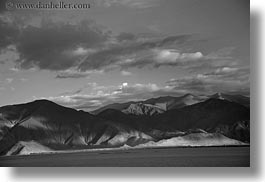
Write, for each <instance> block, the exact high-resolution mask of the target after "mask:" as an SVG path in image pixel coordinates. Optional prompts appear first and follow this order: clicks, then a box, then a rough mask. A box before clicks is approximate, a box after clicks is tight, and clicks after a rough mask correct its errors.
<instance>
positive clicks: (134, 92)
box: [45, 83, 179, 111]
mask: <svg viewBox="0 0 265 182" xmlns="http://www.w3.org/2000/svg"><path fill="white" fill-rule="evenodd" d="M178 94H179V93H177V91H176V90H172V88H171V87H159V86H158V85H156V84H154V83H148V84H142V83H136V84H129V83H122V84H121V85H116V86H115V85H110V86H101V85H98V84H97V83H88V84H86V85H85V86H84V87H82V88H79V89H77V90H74V91H71V92H65V93H62V94H60V95H59V96H55V97H48V98H45V99H49V100H52V101H54V102H56V103H58V104H61V105H64V106H67V107H72V108H75V109H83V110H87V111H91V110H94V109H97V108H99V107H102V106H104V105H106V104H110V103H113V102H126V101H131V100H143V99H146V98H152V97H158V96H162V95H178Z"/></svg>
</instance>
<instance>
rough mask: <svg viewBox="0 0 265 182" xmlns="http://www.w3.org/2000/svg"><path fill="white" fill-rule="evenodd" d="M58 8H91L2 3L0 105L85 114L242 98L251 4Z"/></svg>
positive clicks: (145, 2) (158, 1) (148, 1)
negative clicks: (166, 100) (112, 106)
mask: <svg viewBox="0 0 265 182" xmlns="http://www.w3.org/2000/svg"><path fill="white" fill-rule="evenodd" d="M52 1H53V2H54V3H56V2H58V1H56V0H52ZM12 2H14V3H16V2H17V1H16V0H13V1H12ZM20 2H21V1H20ZM27 2H28V3H32V2H34V1H33V0H32V1H31V0H28V1H27ZM41 2H42V3H47V2H50V0H42V1H41ZM64 2H66V3H73V2H74V3H87V2H90V3H91V7H90V8H89V9H79V10H69V9H68V10H40V9H39V10H38V9H34V10H33V9H31V10H29V9H27V10H25V9H24V10H18V9H16V10H15V9H12V10H7V9H6V8H5V3H6V1H1V6H0V106H3V105H9V104H17V103H24V102H29V101H33V100H37V99H49V100H51V101H54V102H56V103H58V104H61V105H64V106H67V107H73V108H76V109H83V110H87V111H90V110H94V109H96V108H99V107H101V106H103V105H106V104H109V103H113V102H126V101H129V100H143V99H148V98H152V97H159V96H166V95H171V96H181V95H184V94H187V93H191V94H194V95H210V94H214V93H216V92H224V93H230V94H242V95H246V96H249V92H250V84H249V80H250V79H249V74H250V60H249V59H250V53H249V18H250V17H249V1H247V0H97V1H92V0H90V1H85V0H78V1H73V0H72V1H70V0H64Z"/></svg>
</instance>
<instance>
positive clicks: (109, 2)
mask: <svg viewBox="0 0 265 182" xmlns="http://www.w3.org/2000/svg"><path fill="white" fill-rule="evenodd" d="M96 3H97V5H99V6H104V7H111V6H124V7H129V8H137V9H145V8H151V7H155V6H158V5H159V3H160V0H144V1H143V0H97V1H96Z"/></svg>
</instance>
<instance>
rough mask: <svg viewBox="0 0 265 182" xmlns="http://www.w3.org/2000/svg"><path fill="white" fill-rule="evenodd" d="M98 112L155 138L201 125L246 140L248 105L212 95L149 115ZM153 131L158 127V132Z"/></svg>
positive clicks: (201, 127)
mask: <svg viewBox="0 0 265 182" xmlns="http://www.w3.org/2000/svg"><path fill="white" fill-rule="evenodd" d="M98 116H99V117H101V118H108V119H110V120H115V121H119V122H126V124H128V125H130V127H133V128H135V129H137V130H141V131H142V132H145V133H147V134H148V135H150V136H152V137H154V138H161V136H172V135H165V133H171V134H172V133H174V134H176V135H179V134H180V131H181V132H188V131H190V130H194V129H203V130H205V131H207V132H219V133H222V134H224V135H226V136H229V137H231V138H234V139H238V140H241V141H244V142H245V141H249V118H250V110H249V108H247V107H245V106H243V105H240V104H238V103H235V102H230V101H227V100H220V99H213V98H211V99H208V100H206V101H204V102H200V103H197V104H194V105H190V106H185V107H182V108H179V109H172V110H169V111H166V112H164V113H163V114H159V115H154V116H150V117H148V116H144V117H139V116H138V117H137V116H135V115H126V114H124V113H122V112H120V111H118V110H108V111H107V112H104V111H103V112H101V113H100V114H99V115H98ZM239 126H240V127H239ZM154 131H157V132H156V134H157V135H156V134H154ZM158 131H159V132H158ZM174 134H173V135H174Z"/></svg>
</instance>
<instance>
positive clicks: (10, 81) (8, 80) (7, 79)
mask: <svg viewBox="0 0 265 182" xmlns="http://www.w3.org/2000/svg"><path fill="white" fill-rule="evenodd" d="M13 80H14V78H6V82H7V83H8V84H9V83H12V82H13Z"/></svg>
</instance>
